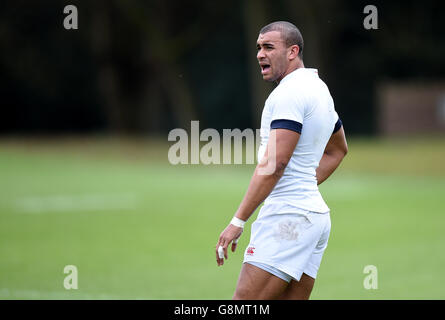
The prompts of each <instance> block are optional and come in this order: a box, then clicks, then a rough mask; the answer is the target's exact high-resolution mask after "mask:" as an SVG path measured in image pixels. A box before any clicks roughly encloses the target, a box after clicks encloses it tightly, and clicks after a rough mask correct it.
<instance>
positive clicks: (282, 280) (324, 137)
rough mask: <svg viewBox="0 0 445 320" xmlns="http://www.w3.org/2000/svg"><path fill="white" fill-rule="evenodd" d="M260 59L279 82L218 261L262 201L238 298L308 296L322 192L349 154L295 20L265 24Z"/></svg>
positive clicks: (323, 211)
mask: <svg viewBox="0 0 445 320" xmlns="http://www.w3.org/2000/svg"><path fill="white" fill-rule="evenodd" d="M257 49H258V53H257V59H258V62H259V65H260V67H261V74H262V76H263V79H264V80H266V81H273V82H275V83H277V84H278V85H277V87H276V88H275V89H274V90H273V91H272V93H271V94H270V96H269V97H268V99H267V100H266V103H265V106H264V110H263V114H262V118H261V145H260V149H259V152H258V160H259V161H258V165H257V167H256V169H255V172H254V174H253V177H252V179H251V181H250V184H249V187H248V189H247V192H246V194H245V196H244V198H243V200H242V202H241V204H240V206H239V208H238V210H237V211H236V212H235V216H234V217H233V219H232V221H231V223H230V224H229V225H228V226H227V227H226V229H225V230H224V231H223V232H222V233H221V235H220V237H219V240H218V243H217V244H216V259H217V264H218V266H220V265H222V264H223V263H224V258H225V259H227V249H228V246H229V245H230V244H232V251H235V249H236V245H237V244H236V242H237V240H238V238H239V237H240V236H241V233H242V231H243V227H244V223H245V222H246V221H247V219H249V217H250V216H251V215H252V213H253V212H254V211H255V210H256V208H257V207H258V206H259V205H260V204H261V203H263V201H264V206H263V207H262V208H261V210H260V212H259V214H258V218H257V219H256V221H255V222H254V223H253V224H252V230H251V239H250V243H249V245H248V247H247V249H246V251H245V255H244V263H243V266H242V269H241V273H240V276H239V279H238V283H237V286H236V290H235V294H234V296H233V298H234V299H244V300H247V299H309V296H310V294H311V291H312V288H313V286H314V281H315V278H316V275H317V271H318V268H319V266H320V263H321V258H322V256H323V252H324V250H325V248H326V246H327V243H328V238H329V233H330V228H331V220H330V214H329V208H328V206H327V205H326V204H325V202H324V200H323V198H322V197H321V195H320V192H319V190H318V184H320V183H322V182H323V181H324V180H326V179H327V178H328V177H329V176H330V175H331V174H332V173H333V172H334V170H335V169H336V168H337V167H338V165H339V164H340V162H341V161H342V159H343V157H344V156H345V155H346V153H347V144H346V138H345V133H344V130H343V127H342V123H341V121H340V119H339V117H338V115H337V113H336V111H335V109H334V102H333V100H332V97H331V95H330V93H329V90H328V88H327V86H326V84H325V83H324V82H323V81H322V80H321V79H320V78H319V77H318V72H317V70H316V69H308V68H305V67H304V64H303V37H302V36H301V33H300V31H299V30H298V29H297V27H295V26H294V25H293V24H291V23H289V22H284V21H279V22H274V23H271V24H269V25H267V26H265V27H264V28H262V29H261V31H260V34H259V37H258V40H257Z"/></svg>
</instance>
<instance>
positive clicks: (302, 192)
mask: <svg viewBox="0 0 445 320" xmlns="http://www.w3.org/2000/svg"><path fill="white" fill-rule="evenodd" d="M338 119H339V118H338V115H337V112H336V111H335V108H334V102H333V100H332V97H331V94H330V93H329V89H328V87H327V86H326V84H325V83H324V82H323V81H322V80H321V79H320V78H319V77H318V71H317V70H316V69H309V68H299V69H296V70H295V71H293V72H291V73H290V74H288V75H287V76H285V77H284V78H283V79H282V80H281V81H280V83H279V85H278V86H277V87H276V88H275V89H274V90H273V91H272V93H271V94H270V95H269V97H268V98H267V100H266V103H265V106H264V110H263V114H262V117H261V144H260V147H259V151H258V162H260V161H261V158H262V157H263V155H264V153H265V150H266V146H267V143H268V140H269V133H270V130H271V124H272V122H273V121H274V120H278V121H274V126H273V127H274V128H288V127H287V126H288V125H289V124H296V125H298V126H299V128H297V130H294V131H297V132H298V131H299V129H300V128H301V135H300V138H299V140H298V143H297V146H296V147H295V150H294V153H293V155H292V157H291V159H290V161H289V163H288V165H287V167H286V168H285V170H284V174H283V176H282V177H281V179H280V180H279V181H278V183H277V184H276V186H275V188H274V189H273V190H272V192H271V193H270V195H269V196H268V197H267V198H266V200H265V201H264V206H263V207H262V208H261V211H260V214H261V215H265V214H279V213H302V214H305V213H306V212H307V211H313V212H319V213H325V212H328V211H329V207H328V206H327V205H326V203H325V202H324V200H323V198H322V196H321V194H320V192H319V190H318V186H317V179H316V172H315V170H316V169H317V167H318V165H319V163H320V159H321V157H322V156H323V153H324V149H325V147H326V144H327V143H328V141H329V138H330V137H331V135H332V133H333V130H334V126H335V124H336V122H337V120H338ZM281 120H284V121H281ZM289 120H290V121H289ZM280 123H281V124H280ZM298 126H297V127H298Z"/></svg>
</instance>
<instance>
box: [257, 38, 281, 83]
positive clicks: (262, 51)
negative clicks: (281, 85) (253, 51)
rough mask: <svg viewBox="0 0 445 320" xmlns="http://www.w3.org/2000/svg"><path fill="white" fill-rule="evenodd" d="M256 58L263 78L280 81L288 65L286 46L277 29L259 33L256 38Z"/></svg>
mask: <svg viewBox="0 0 445 320" xmlns="http://www.w3.org/2000/svg"><path fill="white" fill-rule="evenodd" d="M257 49H258V53H257V59H258V63H259V64H260V67H261V74H262V75H263V80H266V81H280V80H281V79H282V78H283V77H284V75H285V73H286V71H287V69H288V67H289V59H288V58H287V51H288V50H287V48H286V44H285V42H284V41H283V40H282V39H281V34H280V32H279V31H270V32H266V33H264V34H260V35H259V36H258V40H257Z"/></svg>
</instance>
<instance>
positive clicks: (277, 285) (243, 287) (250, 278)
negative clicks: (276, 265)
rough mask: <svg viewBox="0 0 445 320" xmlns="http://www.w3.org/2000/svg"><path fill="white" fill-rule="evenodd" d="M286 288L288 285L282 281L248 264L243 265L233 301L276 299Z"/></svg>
mask: <svg viewBox="0 0 445 320" xmlns="http://www.w3.org/2000/svg"><path fill="white" fill-rule="evenodd" d="M287 286H288V283H287V282H286V281H284V280H283V279H280V278H278V277H277V276H274V275H273V274H271V273H269V272H267V271H265V270H263V269H261V268H258V267H256V266H253V265H251V264H249V263H243V266H242V268H241V273H240V276H239V278H238V283H237V285H236V289H235V294H234V295H233V299H235V300H271V299H278V298H279V297H280V296H281V295H282V294H283V293H284V291H285V290H286V288H287Z"/></svg>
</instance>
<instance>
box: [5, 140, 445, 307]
mask: <svg viewBox="0 0 445 320" xmlns="http://www.w3.org/2000/svg"><path fill="white" fill-rule="evenodd" d="M167 150H168V145H167V144H164V143H160V142H154V141H123V140H115V139H101V138H94V139H65V140H63V139H62V140H55V141H54V140H52V141H44V140H28V141H26V140H17V139H15V140H14V139H2V140H0V190H1V192H0V299H18V298H19V299H230V298H231V296H232V293H233V290H234V287H235V284H236V280H237V277H238V273H239V270H240V267H241V261H242V257H243V251H244V249H245V247H246V245H247V244H248V241H249V235H250V225H251V223H252V221H253V220H254V219H253V218H254V217H255V216H253V217H252V218H251V219H250V220H249V222H248V223H247V227H246V230H245V232H244V235H243V236H242V238H241V240H240V246H239V251H237V252H236V253H235V254H231V255H230V256H229V260H228V261H226V263H225V264H224V266H223V267H217V266H216V262H215V253H214V247H215V244H216V241H217V238H218V236H219V234H220V232H221V231H222V230H223V228H224V227H225V226H226V225H227V223H228V222H229V221H230V218H231V217H232V215H233V213H234V211H235V210H236V208H237V206H238V204H239V202H240V200H241V198H242V196H243V194H244V192H245V190H246V187H247V185H248V182H249V178H250V176H251V174H252V171H253V166H252V165H226V166H196V165H194V166H193V165H182V166H181V165H179V166H172V165H170V164H168V162H167ZM444 159H445V139H444V138H441V137H436V138H415V139H398V140H375V139H374V140H373V139H350V141H349V154H348V156H347V158H346V159H345V161H344V163H343V164H342V166H341V168H340V169H339V170H338V171H337V172H335V174H334V175H333V176H332V177H331V178H330V179H329V180H328V181H326V182H325V183H324V184H323V185H322V186H321V188H320V189H321V192H322V194H323V196H324V198H325V200H326V202H327V203H328V205H329V206H330V208H331V218H332V231H331V237H330V240H329V246H328V248H327V250H326V252H325V256H324V258H323V262H322V265H321V268H320V271H319V275H318V278H317V281H316V285H315V288H314V291H313V294H312V298H313V299H445V289H444V288H443V285H444V284H445V273H444V270H445V254H444V253H445V251H444V247H445V166H444V164H445V161H444ZM66 265H75V266H76V267H77V270H78V285H79V288H78V289H77V290H66V289H65V288H64V286H63V283H64V278H65V277H66V276H67V274H64V272H63V270H64V267H65V266H66ZM367 265H375V266H376V267H377V270H378V289H376V290H372V289H371V290H366V289H365V288H364V286H363V281H364V279H365V277H366V274H364V273H363V269H364V267H365V266H367Z"/></svg>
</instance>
